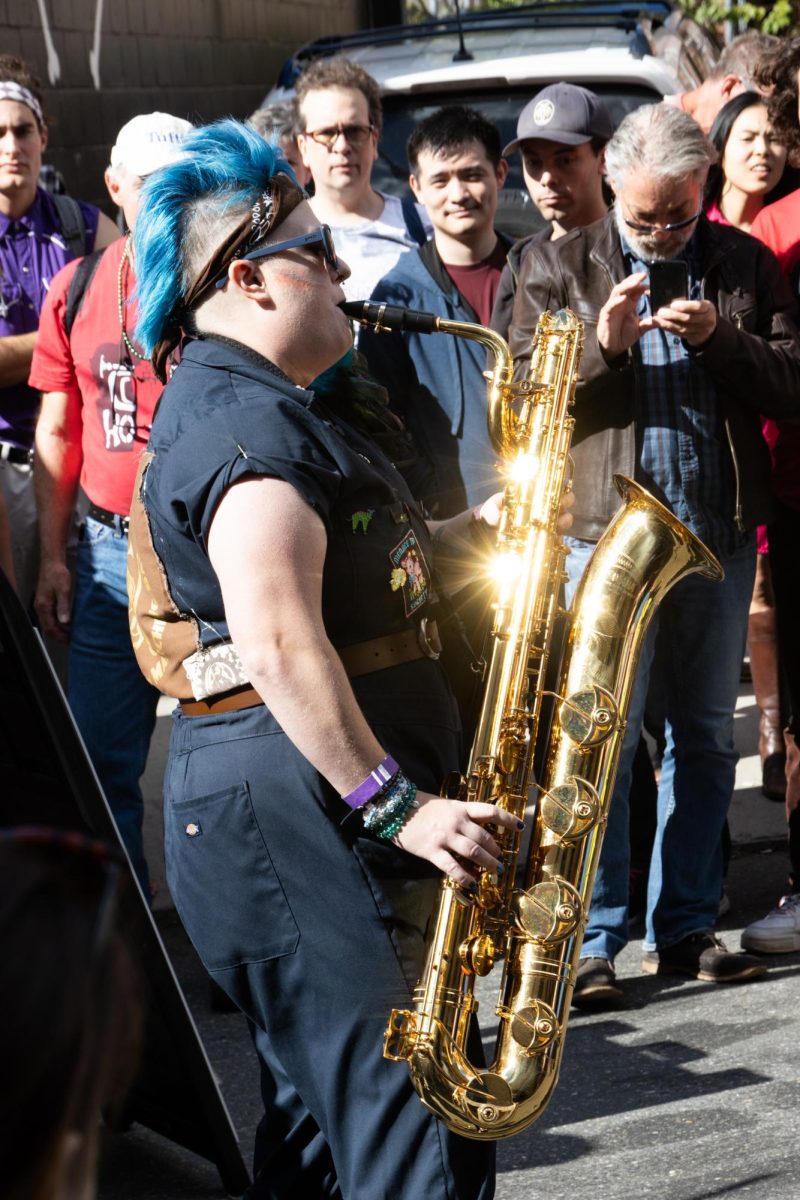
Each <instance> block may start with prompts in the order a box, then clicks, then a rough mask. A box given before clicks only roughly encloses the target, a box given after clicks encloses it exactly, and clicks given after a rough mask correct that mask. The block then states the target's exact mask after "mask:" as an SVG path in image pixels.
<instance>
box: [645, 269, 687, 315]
mask: <svg viewBox="0 0 800 1200" xmlns="http://www.w3.org/2000/svg"><path fill="white" fill-rule="evenodd" d="M688 298H689V272H688V269H687V267H686V263H685V262H684V261H683V260H682V259H667V261H666V262H654V263H651V264H650V311H651V312H652V313H657V312H658V310H659V309H660V308H664V307H666V306H667V305H669V304H670V303H671V302H672V301H673V300H687V299H688Z"/></svg>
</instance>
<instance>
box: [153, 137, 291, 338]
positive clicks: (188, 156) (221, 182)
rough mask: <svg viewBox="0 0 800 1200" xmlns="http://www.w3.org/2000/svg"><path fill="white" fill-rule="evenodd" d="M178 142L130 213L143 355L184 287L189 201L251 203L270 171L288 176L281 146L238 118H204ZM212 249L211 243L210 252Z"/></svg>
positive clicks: (222, 206)
mask: <svg viewBox="0 0 800 1200" xmlns="http://www.w3.org/2000/svg"><path fill="white" fill-rule="evenodd" d="M181 148H182V151H183V156H182V157H181V158H180V159H178V160H177V161H175V162H173V163H170V164H169V165H168V166H166V167H162V168H161V169H160V170H159V171H155V172H154V173H153V175H152V176H150V178H149V179H148V180H147V181H146V182H145V183H144V185H143V187H142V195H141V202H140V205H139V212H138V214H137V217H136V227H135V231H134V249H135V261H136V278H137V280H138V283H137V288H136V299H137V301H138V304H139V320H138V323H137V326H136V337H137V339H138V340H139V342H140V343H141V346H142V348H143V350H144V352H145V353H146V354H147V355H148V356H149V355H151V354H152V352H153V349H154V348H155V346H156V345H157V344H158V342H159V341H160V339H161V337H162V335H163V333H164V331H165V329H166V327H167V325H168V324H169V321H170V317H171V316H172V314H173V313H174V312H175V310H176V308H177V306H178V304H179V302H180V300H181V298H182V296H183V295H184V285H185V281H184V271H183V262H182V257H181V241H182V237H183V233H184V216H185V213H186V210H187V208H188V207H189V206H190V205H192V203H193V202H194V201H197V200H201V199H202V198H203V197H208V198H209V199H210V200H212V204H213V207H214V209H215V211H216V213H222V212H224V211H225V210H227V209H228V208H231V207H245V206H246V207H250V206H251V205H252V204H254V203H255V201H256V199H257V197H258V195H259V194H260V193H261V192H262V191H263V190H264V185H265V183H266V182H267V180H269V179H271V178H272V177H273V175H276V174H278V172H282V173H284V174H287V175H289V177H290V178H291V179H294V173H293V172H292V170H291V167H290V166H289V164H288V163H287V162H286V161H285V160H284V159H283V158H282V157H281V154H280V152H279V151H278V150H277V149H276V148H275V147H274V146H271V145H269V144H268V143H267V142H265V141H264V139H263V138H262V136H261V135H260V134H259V133H256V131H255V130H254V129H252V128H251V127H250V126H249V125H245V124H243V123H242V122H241V121H234V120H232V119H230V118H228V119H225V120H222V121H216V122H215V123H214V124H213V125H205V126H203V127H202V128H200V129H197V130H196V131H195V132H194V133H192V134H190V135H189V137H187V138H186V140H185V142H184V143H183V145H182V147H181ZM213 249H214V248H213V246H209V258H210V257H211V253H212V251H213Z"/></svg>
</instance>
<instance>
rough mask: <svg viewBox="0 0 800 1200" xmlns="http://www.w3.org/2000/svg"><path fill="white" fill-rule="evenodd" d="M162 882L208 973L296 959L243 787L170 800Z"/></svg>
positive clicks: (288, 920) (294, 931)
mask: <svg viewBox="0 0 800 1200" xmlns="http://www.w3.org/2000/svg"><path fill="white" fill-rule="evenodd" d="M164 832H165V849H166V861H167V882H168V883H169V887H170V891H171V892H172V896H173V898H174V900H175V905H176V907H177V909H178V912H179V914H180V917H181V920H182V921H183V924H184V926H185V927H186V932H187V933H188V934H189V937H190V938H191V939H192V942H193V943H194V945H195V947H196V948H197V950H198V953H199V954H200V957H201V958H202V960H203V962H204V963H205V965H206V967H207V968H208V969H209V970H210V971H224V970H227V969H229V968H231V967H237V966H243V965H245V964H247V963H254V962H263V961H264V960H265V959H270V958H279V957H281V956H282V955H286V954H293V953H294V951H295V950H296V949H297V944H298V942H299V940H300V931H299V929H298V927H297V923H296V922H295V919H294V915H293V913H292V910H291V908H290V906H289V901H288V899H287V897H286V894H285V892H284V890H283V887H282V885H281V882H280V880H279V878H278V876H277V874H276V872H275V868H274V865H273V862H272V859H271V857H270V853H269V849H268V847H267V845H266V842H265V840H264V837H263V834H262V831H261V829H260V827H259V825H258V822H257V820H256V816H255V812H254V810H253V805H252V800H251V797H250V789H249V786H248V784H247V783H246V782H242V783H239V784H236V785H235V786H233V787H229V788H225V789H223V790H221V791H218V792H211V793H210V794H208V795H204V796H198V797H196V798H194V799H187V800H178V801H175V802H173V803H169V801H168V806H167V811H166V814H165V830H164Z"/></svg>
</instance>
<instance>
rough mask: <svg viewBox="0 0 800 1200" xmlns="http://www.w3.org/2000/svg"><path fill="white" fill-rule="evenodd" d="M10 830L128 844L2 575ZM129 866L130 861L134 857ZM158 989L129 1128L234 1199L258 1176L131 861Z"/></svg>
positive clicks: (1, 818)
mask: <svg viewBox="0 0 800 1200" xmlns="http://www.w3.org/2000/svg"><path fill="white" fill-rule="evenodd" d="M0 781H2V782H1V785H0V825H2V826H12V825H50V826H55V827H57V828H62V829H77V830H80V831H82V832H84V833H90V834H92V835H93V836H95V837H98V838H102V839H103V840H105V841H107V842H111V843H112V844H114V845H116V846H119V847H120V849H121V850H122V851H123V853H124V850H125V848H124V846H123V844H122V841H121V839H120V836H119V833H118V831H117V827H116V824H115V822H114V818H113V816H112V815H111V810H110V809H109V807H108V802H107V800H106V798H105V796H104V794H103V789H102V788H101V786H100V782H99V780H98V778H97V776H96V775H95V772H94V769H93V767H92V764H91V762H90V760H89V756H88V754H87V753H86V748H85V746H84V744H83V741H82V740H81V736H80V734H79V733H78V730H77V727H76V725H75V722H74V720H73V718H72V714H71V712H70V710H69V707H68V705H67V702H66V699H65V698H64V693H63V692H62V690H61V686H60V684H59V682H58V680H57V678H56V676H55V674H54V672H53V669H52V667H51V665H50V660H49V659H48V657H47V654H46V652H45V649H44V647H43V645H42V642H41V639H40V638H39V635H38V634H37V633H36V631H35V630H34V629H33V628H32V626H31V624H30V622H29V621H28V619H27V617H26V615H25V612H24V610H23V608H22V605H21V604H20V602H19V600H18V599H17V596H16V594H15V592H14V591H13V589H12V588H11V586H10V584H9V582H8V580H7V579H6V577H5V575H4V574H3V572H2V571H0ZM126 861H127V855H126ZM128 869H129V871H130V874H131V879H132V880H133V884H134V887H135V893H136V897H137V900H138V904H139V906H140V907H141V914H140V915H141V920H140V921H139V922H138V923H137V924H138V931H137V935H136V936H137V951H138V954H139V959H140V962H141V963H142V967H143V970H144V972H145V975H146V978H147V981H148V985H149V992H150V998H151V1003H150V1013H149V1016H148V1023H147V1035H146V1039H145V1049H144V1054H143V1058H142V1064H141V1068H140V1070H139V1073H138V1076H137V1079H136V1083H135V1084H134V1087H133V1089H132V1091H131V1094H130V1096H129V1098H128V1101H127V1103H126V1106H125V1118H124V1119H125V1122H126V1123H128V1124H130V1123H133V1122H138V1123H140V1124H142V1125H146V1126H148V1127H149V1128H150V1129H153V1130H155V1131H156V1132H157V1133H160V1134H162V1135H163V1136H164V1137H167V1138H169V1139H170V1140H171V1141H173V1142H177V1143H179V1144H180V1145H181V1146H185V1147H186V1148H187V1149H189V1150H192V1151H194V1152H195V1153H196V1154H199V1155H201V1156H202V1157H203V1158H206V1159H209V1160H210V1161H211V1162H213V1163H215V1164H216V1167H217V1169H218V1171H219V1174H220V1178H221V1180H222V1183H223V1185H224V1187H225V1190H226V1191H227V1192H228V1193H229V1194H230V1195H234V1196H238V1195H241V1193H242V1192H243V1191H244V1190H245V1189H246V1188H247V1187H248V1185H249V1183H250V1177H249V1175H248V1172H247V1168H246V1167H245V1165H244V1161H243V1159H242V1155H241V1152H240V1149H239V1143H238V1139H237V1137H236V1131H235V1129H234V1127H233V1124H232V1123H231V1119H230V1116H229V1114H228V1110H227V1109H226V1107H225V1102H224V1100H223V1098H222V1095H221V1093H220V1090H219V1087H218V1086H217V1083H216V1081H215V1079H214V1075H213V1073H212V1069H211V1064H210V1063H209V1061H208V1058H207V1057H206V1053H205V1050H204V1049H203V1044H202V1042H201V1041H200V1035H199V1033H198V1031H197V1028H196V1026H195V1023H194V1021H193V1019H192V1015H191V1013H190V1012H189V1009H188V1008H187V1006H186V1001H185V999H184V997H183V993H182V992H181V989H180V985H179V984H178V981H177V979H176V978H175V974H174V972H173V970H172V966H171V965H170V961H169V958H168V957H167V952H166V950H165V948H164V943H163V942H162V940H161V936H160V934H159V932H158V929H157V928H156V925H155V922H154V921H153V916H152V913H151V912H150V908H149V906H148V904H147V902H146V900H145V898H144V896H143V895H142V892H141V889H140V888H139V885H138V882H137V881H136V877H135V875H134V873H133V871H132V870H131V868H130V864H128Z"/></svg>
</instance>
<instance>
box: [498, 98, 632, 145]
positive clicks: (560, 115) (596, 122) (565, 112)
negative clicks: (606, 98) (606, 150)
mask: <svg viewBox="0 0 800 1200" xmlns="http://www.w3.org/2000/svg"><path fill="white" fill-rule="evenodd" d="M613 132H614V128H613V126H612V124H611V117H610V116H609V113H608V109H607V108H606V106H605V104H604V103H603V101H602V100H601V99H600V97H599V96H595V94H594V92H590V91H589V89H588V88H583V87H578V85H577V84H575V83H551V84H550V86H549V87H546V88H543V89H542V90H541V92H539V94H538V95H537V96H534V97H533V99H532V100H530V101H529V102H528V103H527V104H526V105H525V107H524V108H523V110H522V112H521V113H520V114H519V119H518V121H517V136H516V137H515V138H514V141H513V142H509V143H508V145H507V146H506V148H505V149H504V151H503V154H504V155H508V154H513V153H514V151H515V150H518V149H519V144H520V142H524V141H526V140H527V139H528V138H544V139H545V140H546V141H548V142H563V143H564V145H566V146H580V145H581V144H582V143H583V142H590V141H591V140H592V138H600V139H601V140H603V141H606V142H607V141H608V140H609V139H610V137H611V135H612V133H613Z"/></svg>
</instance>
